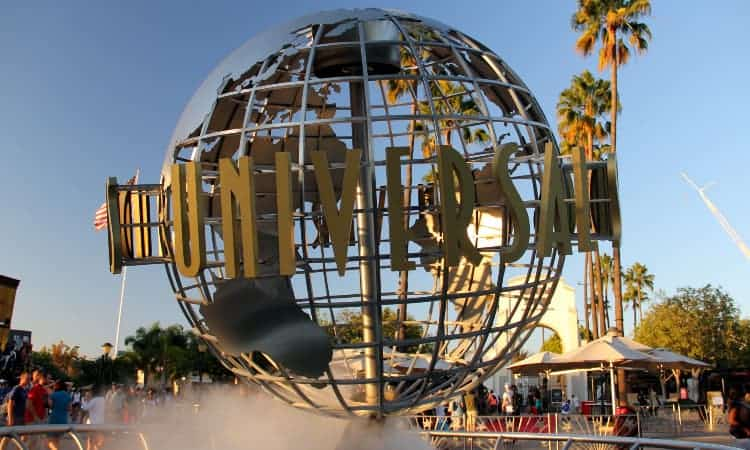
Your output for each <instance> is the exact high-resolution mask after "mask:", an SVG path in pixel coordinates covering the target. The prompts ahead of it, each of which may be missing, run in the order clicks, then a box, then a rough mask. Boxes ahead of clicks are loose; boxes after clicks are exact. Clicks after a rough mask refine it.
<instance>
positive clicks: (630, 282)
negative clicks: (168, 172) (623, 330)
mask: <svg viewBox="0 0 750 450" xmlns="http://www.w3.org/2000/svg"><path fill="white" fill-rule="evenodd" d="M646 290H649V291H653V290H654V275H653V274H650V273H648V268H647V267H646V266H644V265H643V264H641V263H639V262H636V263H634V264H633V265H632V266H630V267H629V268H628V270H626V271H625V296H624V297H625V299H626V300H628V301H629V302H630V303H631V305H632V306H633V327H635V326H636V325H637V320H636V308H637V311H638V315H639V316H640V317H641V320H643V303H644V302H646V301H648V295H647V294H646Z"/></svg>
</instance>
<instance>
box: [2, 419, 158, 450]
mask: <svg viewBox="0 0 750 450" xmlns="http://www.w3.org/2000/svg"><path fill="white" fill-rule="evenodd" d="M85 433H133V434H136V435H137V436H138V440H139V442H140V443H141V447H142V448H143V450H150V449H149V446H148V441H147V440H146V436H144V434H143V433H142V432H140V431H138V430H137V429H136V428H134V427H132V426H129V425H114V424H112V425H107V424H103V425H86V424H68V425H64V424H63V425H23V426H11V427H0V443H1V441H2V440H5V439H10V440H11V441H12V442H13V444H15V445H16V447H17V448H19V449H22V450H29V448H28V445H27V443H26V442H23V441H22V440H21V437H22V436H28V435H40V434H68V435H70V436H71V437H72V438H73V441H75V443H76V445H77V446H78V449H79V450H85V446H84V442H83V441H82V440H81V438H80V436H78V435H79V434H85ZM0 448H2V445H0Z"/></svg>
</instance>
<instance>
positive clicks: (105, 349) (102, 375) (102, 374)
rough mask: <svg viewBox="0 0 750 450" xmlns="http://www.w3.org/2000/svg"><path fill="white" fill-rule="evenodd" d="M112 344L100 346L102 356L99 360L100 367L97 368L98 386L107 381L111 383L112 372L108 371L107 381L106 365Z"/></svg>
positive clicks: (106, 343) (107, 343)
mask: <svg viewBox="0 0 750 450" xmlns="http://www.w3.org/2000/svg"><path fill="white" fill-rule="evenodd" d="M112 348H113V346H112V344H110V343H109V342H105V343H104V344H102V346H101V349H102V356H101V357H100V358H99V361H100V367H99V385H100V386H102V385H104V384H105V383H106V382H107V381H109V383H111V382H112V371H111V370H110V371H109V380H107V373H106V372H107V365H108V364H109V359H110V353H111V352H112Z"/></svg>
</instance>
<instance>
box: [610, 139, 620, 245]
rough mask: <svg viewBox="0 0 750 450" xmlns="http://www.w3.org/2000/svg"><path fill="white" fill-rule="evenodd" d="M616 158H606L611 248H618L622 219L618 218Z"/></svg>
mask: <svg viewBox="0 0 750 450" xmlns="http://www.w3.org/2000/svg"><path fill="white" fill-rule="evenodd" d="M617 184H618V183H617V158H615V155H614V154H612V153H610V154H609V155H608V156H607V190H608V191H609V192H608V193H609V216H610V223H611V224H612V246H614V247H620V240H621V239H622V218H621V217H620V193H619V192H618V189H617Z"/></svg>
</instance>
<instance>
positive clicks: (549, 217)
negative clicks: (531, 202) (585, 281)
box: [536, 142, 571, 257]
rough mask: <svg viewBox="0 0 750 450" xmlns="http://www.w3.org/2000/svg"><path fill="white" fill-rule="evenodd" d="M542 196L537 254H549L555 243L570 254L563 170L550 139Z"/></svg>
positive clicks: (545, 161)
mask: <svg viewBox="0 0 750 450" xmlns="http://www.w3.org/2000/svg"><path fill="white" fill-rule="evenodd" d="M541 196H542V198H541V200H542V204H541V207H540V211H539V229H538V230H537V233H536V234H537V235H536V250H537V253H538V255H537V256H539V257H545V256H550V255H551V254H552V247H553V246H554V247H557V249H558V250H559V251H560V253H562V254H564V255H569V254H570V253H571V250H570V232H569V231H570V230H569V224H570V221H569V220H568V207H567V205H566V204H565V197H564V195H563V187H562V174H561V171H560V165H559V163H558V161H557V152H555V149H554V147H553V146H552V144H551V143H549V142H548V143H547V144H546V145H545V146H544V174H543V176H542V193H541Z"/></svg>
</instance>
